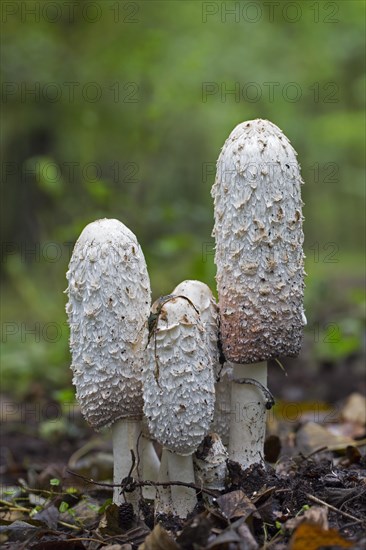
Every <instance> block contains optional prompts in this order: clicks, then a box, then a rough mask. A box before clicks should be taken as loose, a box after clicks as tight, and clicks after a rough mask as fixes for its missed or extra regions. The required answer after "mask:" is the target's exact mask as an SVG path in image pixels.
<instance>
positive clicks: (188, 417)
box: [143, 296, 215, 455]
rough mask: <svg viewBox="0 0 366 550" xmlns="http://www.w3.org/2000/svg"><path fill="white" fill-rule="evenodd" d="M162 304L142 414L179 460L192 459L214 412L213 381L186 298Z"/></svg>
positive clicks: (149, 350)
mask: <svg viewBox="0 0 366 550" xmlns="http://www.w3.org/2000/svg"><path fill="white" fill-rule="evenodd" d="M166 299H167V301H166V302H165V303H164V300H159V301H158V306H157V305H156V303H155V305H154V306H153V310H155V311H158V313H157V315H158V316H157V318H156V321H155V326H154V328H153V329H152V330H151V332H150V342H149V345H148V348H147V353H148V361H147V365H146V366H144V369H143V377H144V414H145V416H146V418H147V421H148V425H149V430H150V432H151V434H152V435H153V436H154V437H155V438H156V439H157V440H158V441H159V443H160V444H161V445H163V446H164V447H166V448H167V449H169V450H170V451H172V452H174V453H177V454H180V455H190V454H192V453H193V452H194V451H195V450H196V448H197V447H198V445H199V444H200V442H201V441H202V439H203V437H204V436H205V435H206V433H207V432H208V431H209V427H210V424H211V421H212V416H213V411H214V400H215V391H214V376H213V371H212V368H211V362H210V359H209V355H208V352H207V347H206V338H205V331H204V328H203V326H202V323H201V321H200V317H199V314H198V312H197V310H196V309H195V307H194V306H193V305H192V303H191V302H190V301H189V300H187V299H186V298H183V297H171V296H170V297H166Z"/></svg>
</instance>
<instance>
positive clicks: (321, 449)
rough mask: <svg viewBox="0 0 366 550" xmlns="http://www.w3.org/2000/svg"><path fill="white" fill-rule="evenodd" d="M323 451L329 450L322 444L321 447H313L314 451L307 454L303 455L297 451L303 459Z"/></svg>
mask: <svg viewBox="0 0 366 550" xmlns="http://www.w3.org/2000/svg"><path fill="white" fill-rule="evenodd" d="M323 451H329V449H328V447H327V446H326V445H324V446H323V447H319V448H318V449H315V451H313V452H312V453H310V454H309V455H303V454H302V453H299V455H300V456H301V458H303V459H304V460H309V458H311V457H312V456H314V455H317V454H318V453H322V452H323Z"/></svg>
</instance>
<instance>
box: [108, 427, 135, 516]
mask: <svg viewBox="0 0 366 550" xmlns="http://www.w3.org/2000/svg"><path fill="white" fill-rule="evenodd" d="M140 431H141V422H140V420H132V419H130V418H122V419H121V420H118V421H117V422H115V423H114V424H113V426H112V440H113V461H114V470H113V483H114V484H118V485H120V484H121V482H122V480H123V479H124V478H126V477H127V476H128V475H129V474H130V475H131V476H132V477H133V476H134V472H131V468H132V456H131V449H132V450H133V451H134V453H135V456H137V453H136V444H137V439H138V437H139V433H140ZM130 472H131V473H130ZM139 496H140V495H139V490H138V489H136V490H135V491H133V492H132V493H128V492H125V497H126V498H124V496H123V492H122V490H121V488H120V487H114V489H113V502H114V504H117V505H120V504H122V503H123V502H130V503H131V504H132V505H133V507H134V511H135V513H136V512H137V511H138V501H139Z"/></svg>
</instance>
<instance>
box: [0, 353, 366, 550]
mask: <svg viewBox="0 0 366 550" xmlns="http://www.w3.org/2000/svg"><path fill="white" fill-rule="evenodd" d="M355 365H356V366H355ZM355 365H353V364H352V362H351V363H350V364H349V365H348V369H349V370H348V372H349V374H350V377H347V380H348V381H347V380H345V377H344V365H343V366H342V368H341V372H343V381H344V382H343V383H340V384H339V383H338V378H337V377H338V374H337V369H336V368H335V367H332V368H331V369H329V368H328V367H327V366H325V368H324V372H323V373H322V375H321V376H318V379H317V383H316V384H314V380H311V375H310V379H309V373H307V377H306V376H305V375H304V371H303V374H302V375H299V373H298V372H297V377H295V373H294V371H293V370H292V367H291V363H289V364H288V365H286V370H288V374H289V376H288V377H287V378H286V380H287V382H286V383H284V375H283V372H281V370H280V369H279V368H277V369H276V368H272V369H270V372H271V373H272V374H271V376H270V384H269V386H270V388H271V389H272V390H273V393H274V394H275V395H276V396H277V404H276V406H275V408H274V411H273V414H272V412H271V413H270V414H269V418H268V426H267V433H268V435H267V439H266V444H265V459H266V462H265V466H264V467H260V466H254V467H251V468H250V469H249V470H246V471H242V470H241V469H240V467H239V465H238V464H236V463H233V462H229V463H228V477H227V482H226V489H225V490H224V491H222V492H221V493H219V492H218V493H217V495H216V496H215V497H212V496H206V495H204V494H203V493H201V492H200V491H198V494H197V498H198V504H197V507H196V509H195V510H194V512H193V514H192V516H191V517H189V518H188V519H187V521H185V522H182V521H179V520H178V519H177V518H175V517H171V516H170V517H169V516H160V517H159V518H155V519H154V514H153V509H152V505H151V503H149V502H147V501H141V517H140V518H139V519H137V518H136V517H132V516H131V515H130V514H128V513H127V514H126V511H124V512H123V511H121V510H118V508H117V507H116V506H115V505H112V504H111V495H112V489H111V487H110V486H108V482H109V483H110V480H111V476H112V466H113V463H112V454H111V447H110V441H109V439H108V436H107V435H105V436H103V435H102V436H100V435H99V436H96V435H95V433H93V432H92V431H91V430H90V429H89V428H87V427H86V424H85V422H84V421H83V419H82V417H81V415H80V412H79V410H78V407H77V406H73V407H69V408H68V410H66V409H65V406H63V408H62V413H61V412H60V409H58V407H59V406H60V405H59V404H58V403H55V402H53V401H52V400H49V398H47V395H42V392H41V391H40V390H39V388H37V387H34V388H32V389H31V391H30V393H29V396H27V400H26V402H24V403H23V404H22V406H19V404H18V405H17V404H16V403H15V402H12V401H11V400H10V399H9V398H8V397H6V396H2V407H1V410H2V416H3V419H2V420H3V429H2V447H1V475H2V485H1V492H2V494H1V501H0V543H1V544H2V548H4V549H6V548H12V549H17V550H20V549H22V550H26V549H32V550H46V549H52V550H53V549H55V550H57V549H69V550H72V549H75V550H78V549H86V550H97V549H101V548H103V549H106V550H133V549H137V548H138V549H140V550H204V549H213V550H247V549H249V550H251V549H253V550H254V549H256V548H266V549H267V548H268V549H273V550H281V549H285V548H292V549H293V550H303V549H304V550H305V549H306V550H316V549H320V548H328V549H329V548H356V549H359V550H361V548H366V439H365V438H366V429H365V409H366V407H365V398H364V397H363V395H362V393H360V392H357V391H356V389H361V391H362V390H364V384H365V381H364V377H363V374H362V372H363V369H359V365H358V367H357V361H356V363H355ZM353 368H355V369H356V370H355V371H353V370H352V369H353ZM327 376H328V377H329V380H327ZM350 379H351V380H352V381H353V382H352V384H351V386H349V387H348V386H347V384H349V380H350ZM309 387H310V388H312V390H311V391H310V392H307V389H306V388H309ZM345 389H346V391H349V393H348V396H347V397H346V398H342V397H341V396H342V395H344V390H345ZM296 393H297V396H296V397H297V400H296V401H295V400H294V399H292V400H291V397H292V398H294V397H295V395H294V394H296ZM309 394H310V395H312V396H313V395H315V396H316V401H312V402H309V401H308V400H307V399H306V397H307V395H309ZM329 403H333V405H332V406H331V405H329ZM4 415H5V418H4ZM74 474H77V475H74ZM87 480H94V482H89V481H87ZM96 482H98V483H101V484H98V483H96ZM103 483H106V485H105V486H103V485H102V484H103Z"/></svg>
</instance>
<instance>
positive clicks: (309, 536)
mask: <svg viewBox="0 0 366 550" xmlns="http://www.w3.org/2000/svg"><path fill="white" fill-rule="evenodd" d="M322 546H339V547H340V548H350V547H351V546H352V542H350V541H348V540H346V539H344V538H343V537H342V536H341V535H340V534H339V532H338V531H337V530H336V529H329V530H326V529H322V527H319V525H314V524H312V523H302V524H301V525H299V527H298V528H297V529H296V531H295V533H294V534H293V535H292V537H291V541H290V549H291V550H318V548H320V547H322Z"/></svg>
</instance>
